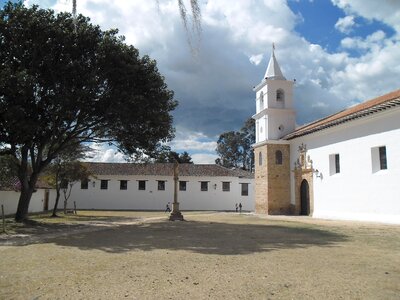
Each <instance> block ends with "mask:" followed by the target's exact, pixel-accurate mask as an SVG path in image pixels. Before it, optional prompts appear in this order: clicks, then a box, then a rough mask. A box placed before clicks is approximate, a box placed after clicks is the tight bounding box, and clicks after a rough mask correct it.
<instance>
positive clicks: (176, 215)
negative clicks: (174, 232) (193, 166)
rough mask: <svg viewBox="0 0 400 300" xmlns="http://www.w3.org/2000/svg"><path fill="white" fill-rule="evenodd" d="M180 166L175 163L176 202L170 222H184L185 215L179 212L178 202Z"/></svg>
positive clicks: (173, 204) (173, 205)
mask: <svg viewBox="0 0 400 300" xmlns="http://www.w3.org/2000/svg"><path fill="white" fill-rule="evenodd" d="M178 174H179V164H178V162H177V161H175V163H174V202H173V203H172V212H171V215H170V216H169V220H170V221H177V220H178V221H183V215H182V213H181V212H180V210H179V202H178V184H179V177H178Z"/></svg>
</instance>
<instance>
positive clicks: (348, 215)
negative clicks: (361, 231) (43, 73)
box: [290, 108, 400, 223]
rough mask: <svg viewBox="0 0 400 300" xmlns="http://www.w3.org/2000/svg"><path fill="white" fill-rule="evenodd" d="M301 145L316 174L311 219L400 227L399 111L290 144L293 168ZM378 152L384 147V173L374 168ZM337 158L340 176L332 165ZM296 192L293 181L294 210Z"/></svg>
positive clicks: (342, 125) (319, 133)
mask: <svg viewBox="0 0 400 300" xmlns="http://www.w3.org/2000/svg"><path fill="white" fill-rule="evenodd" d="M301 144H304V145H306V147H307V150H308V151H307V155H308V156H309V157H310V159H311V160H312V161H313V168H314V170H315V173H314V178H313V189H314V213H313V216H315V217H318V218H331V219H347V220H363V221H380V222H389V223H400V155H399V153H400V108H395V109H391V110H388V111H385V112H381V113H378V114H374V115H372V116H369V117H364V118H361V119H358V120H353V121H351V122H348V123H344V124H341V125H338V126H335V127H332V128H329V129H325V130H322V131H318V132H315V133H313V134H309V135H306V136H302V137H299V138H296V139H293V140H291V147H290V148H291V165H292V166H293V165H294V163H295V161H296V159H297V157H298V156H299V153H298V151H297V149H298V147H299V146H300V145H301ZM381 146H385V147H386V156H387V169H386V170H380V169H379V168H377V167H376V165H377V164H379V156H377V155H376V149H378V148H379V147H381ZM335 154H339V162H340V163H339V165H340V171H339V173H336V170H335V168H336V166H335V163H334V161H332V157H334V155H335ZM316 170H318V173H317V172H316ZM317 175H318V177H317ZM294 189H295V183H294V178H293V175H292V178H291V203H292V204H294V203H295V190H294Z"/></svg>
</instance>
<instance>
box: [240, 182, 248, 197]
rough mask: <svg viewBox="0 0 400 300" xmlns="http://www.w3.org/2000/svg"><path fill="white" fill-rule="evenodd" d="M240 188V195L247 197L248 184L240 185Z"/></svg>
mask: <svg viewBox="0 0 400 300" xmlns="http://www.w3.org/2000/svg"><path fill="white" fill-rule="evenodd" d="M240 185H241V186H242V190H241V195H242V196H248V195H249V184H248V183H241V184H240Z"/></svg>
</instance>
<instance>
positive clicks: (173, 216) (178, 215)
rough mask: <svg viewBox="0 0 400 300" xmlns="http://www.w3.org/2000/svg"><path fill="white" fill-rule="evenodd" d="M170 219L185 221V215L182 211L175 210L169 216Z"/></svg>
mask: <svg viewBox="0 0 400 300" xmlns="http://www.w3.org/2000/svg"><path fill="white" fill-rule="evenodd" d="M169 220H170V221H184V219H183V215H182V214H181V212H180V211H175V212H174V211H173V212H172V213H171V215H170V216H169Z"/></svg>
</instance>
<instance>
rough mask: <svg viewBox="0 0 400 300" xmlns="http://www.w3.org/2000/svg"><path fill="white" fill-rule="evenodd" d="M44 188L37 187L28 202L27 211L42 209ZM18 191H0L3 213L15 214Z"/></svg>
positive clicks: (39, 210) (0, 203)
mask: <svg viewBox="0 0 400 300" xmlns="http://www.w3.org/2000/svg"><path fill="white" fill-rule="evenodd" d="M44 193H45V190H44V189H38V190H37V191H36V192H34V193H33V194H32V198H31V201H30V203H29V210H28V212H29V213H32V212H41V211H43V204H44ZM19 196H20V192H15V191H0V205H4V213H5V214H6V215H11V214H15V213H16V211H17V207H18V200H19Z"/></svg>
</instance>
